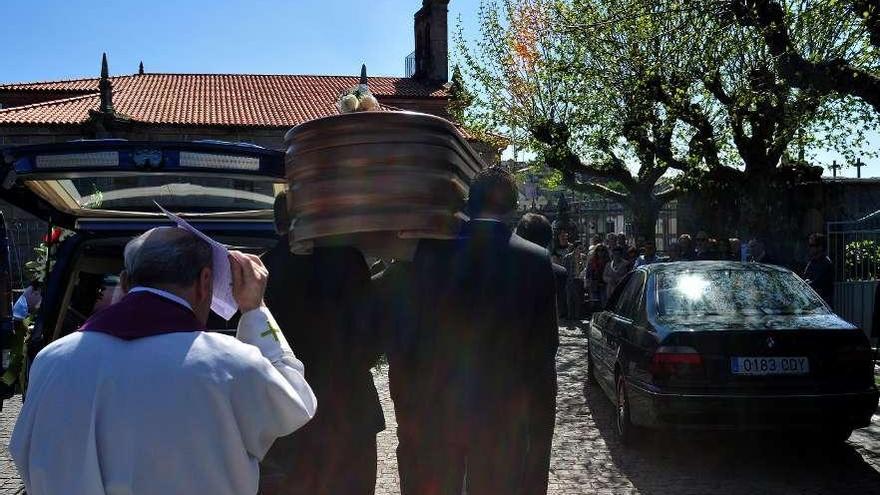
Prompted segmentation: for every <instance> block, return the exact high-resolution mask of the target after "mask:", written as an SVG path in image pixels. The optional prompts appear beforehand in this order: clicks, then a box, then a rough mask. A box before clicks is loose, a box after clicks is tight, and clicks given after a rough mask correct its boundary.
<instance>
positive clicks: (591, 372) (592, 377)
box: [587, 344, 599, 385]
mask: <svg viewBox="0 0 880 495" xmlns="http://www.w3.org/2000/svg"><path fill="white" fill-rule="evenodd" d="M587 383H589V384H590V385H598V384H599V380H597V379H596V368H595V365H594V364H593V356H592V354H590V345H589V344H587Z"/></svg>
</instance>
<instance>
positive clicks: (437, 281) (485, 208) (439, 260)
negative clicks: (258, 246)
mask: <svg viewBox="0 0 880 495" xmlns="http://www.w3.org/2000/svg"><path fill="white" fill-rule="evenodd" d="M515 206H516V188H515V184H514V182H513V178H512V177H511V176H510V175H509V174H508V173H507V172H506V171H503V170H502V169H497V168H493V169H489V170H486V171H484V172H482V173H481V174H480V175H479V176H478V177H477V178H476V179H475V181H474V182H473V184H472V185H471V190H470V199H469V209H470V213H471V217H472V219H473V220H472V221H471V222H470V223H469V224H468V225H467V226H466V228H465V229H464V231H463V232H462V236H461V238H460V239H458V240H455V241H422V242H421V243H420V245H419V248H418V250H417V252H416V255H415V259H414V260H413V262H412V265H411V266H410V267H409V268H408V270H409V271H410V277H409V282H408V283H409V286H408V289H406V291H407V292H408V293H409V294H410V296H409V297H408V298H404V297H398V299H399V301H398V302H401V301H403V302H404V303H407V302H408V304H409V305H408V306H406V307H407V308H408V309H407V311H408V312H409V313H407V314H408V315H409V316H407V318H405V319H404V321H396V322H395V323H394V324H393V325H391V326H393V327H394V328H393V330H392V331H391V332H390V334H391V335H392V338H391V339H390V348H389V360H390V365H391V377H392V383H391V386H392V395H393V396H394V400H395V409H396V410H398V422H399V424H400V425H401V431H400V432H399V435H400V442H401V450H400V451H399V452H400V453H399V456H398V457H399V459H398V462H399V463H400V469H401V491H402V492H403V494H404V495H408V494H419V495H431V494H456V495H458V494H459V493H461V487H462V481H463V477H464V473H465V470H467V478H468V479H467V489H468V493H469V494H470V495H481V494H493V495H494V494H502V493H503V494H507V493H524V490H525V489H524V487H525V484H526V482H527V481H526V478H527V477H528V476H527V472H528V469H527V468H526V463H527V462H528V447H529V439H528V432H529V429H530V421H531V417H532V414H533V412H534V411H536V410H539V409H540V408H539V407H538V406H537V404H538V403H542V402H547V401H548V398H550V397H553V396H554V395H555V394H554V392H555V387H554V383H552V382H550V381H548V377H550V376H553V377H555V373H554V372H551V371H549V370H554V369H555V354H556V348H557V346H558V334H557V332H558V327H557V326H556V307H555V306H556V303H555V290H554V276H553V269H552V267H551V263H550V258H549V256H548V253H547V251H546V250H545V249H543V248H540V247H538V246H536V245H534V244H532V243H530V242H527V241H525V240H523V239H521V238H520V237H518V236H516V235H513V234H512V233H511V231H510V229H509V228H508V227H507V226H506V225H505V223H504V220H505V219H506V218H507V217H508V216H509V215H511V214H512V213H513V212H514V210H515ZM383 275H384V274H383ZM403 278H405V277H403ZM392 285H393V284H392ZM391 313H392V315H394V314H401V313H395V312H394V311H392V312H391ZM406 320H409V321H406ZM398 371H399V372H398ZM398 404H400V405H401V406H402V407H399V406H398ZM401 413H402V415H401ZM415 456H418V457H417V458H416V457H415Z"/></svg>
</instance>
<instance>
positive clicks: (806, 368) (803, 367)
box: [730, 357, 810, 375]
mask: <svg viewBox="0 0 880 495" xmlns="http://www.w3.org/2000/svg"><path fill="white" fill-rule="evenodd" d="M730 371H731V372H732V373H733V374H734V375H805V374H807V373H809V372H810V361H809V360H808V359H807V358H805V357H734V358H730Z"/></svg>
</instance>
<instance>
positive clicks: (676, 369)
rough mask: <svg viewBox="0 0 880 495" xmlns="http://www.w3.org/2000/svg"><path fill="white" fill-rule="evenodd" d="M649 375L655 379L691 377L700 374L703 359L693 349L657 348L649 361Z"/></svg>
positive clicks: (677, 347)
mask: <svg viewBox="0 0 880 495" xmlns="http://www.w3.org/2000/svg"><path fill="white" fill-rule="evenodd" d="M650 370H651V374H652V375H653V376H654V377H655V378H664V377H670V376H692V375H695V374H699V373H702V371H703V357H702V356H700V353H698V352H697V351H696V349H694V348H693V347H683V346H663V347H659V348H658V349H657V351H656V352H655V353H654V357H653V358H652V359H651V368H650Z"/></svg>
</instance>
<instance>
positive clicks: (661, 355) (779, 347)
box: [587, 261, 878, 442]
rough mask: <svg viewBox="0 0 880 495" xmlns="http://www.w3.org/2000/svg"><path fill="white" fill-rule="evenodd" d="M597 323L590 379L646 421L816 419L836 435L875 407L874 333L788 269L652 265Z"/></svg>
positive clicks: (794, 422) (786, 424)
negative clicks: (868, 333)
mask: <svg viewBox="0 0 880 495" xmlns="http://www.w3.org/2000/svg"><path fill="white" fill-rule="evenodd" d="M607 308H608V309H607V310H606V311H602V312H599V313H596V314H594V315H593V318H592V320H591V321H590V326H589V351H588V363H587V366H588V369H589V373H590V375H589V377H590V380H591V382H593V383H598V385H599V386H600V387H601V388H602V389H603V390H604V391H605V393H606V395H607V396H608V397H609V398H610V399H611V401H612V402H613V403H614V404H615V405H616V406H617V424H616V432H617V434H618V436H619V437H620V439H621V440H622V441H624V442H626V441H629V440H633V439H635V438H636V437H637V436H638V435H637V433H636V430H637V429H638V428H639V427H651V428H687V429H735V430H762V429H767V430H777V429H778V430H784V429H809V430H812V431H811V433H813V434H815V435H818V438H821V439H825V440H829V441H843V440H845V439H847V438H848V437H849V435H850V433H851V432H852V430H853V429H855V428H860V427H864V426H867V425H868V424H869V423H870V420H871V415H872V414H873V413H874V411H875V409H876V408H877V401H878V392H877V387H876V386H875V384H874V374H873V364H872V356H871V348H870V346H869V343H868V339H867V337H866V336H865V334H864V333H863V332H862V331H861V330H860V329H858V328H856V327H854V326H853V325H851V324H849V323H847V322H846V321H844V320H843V319H841V318H840V317H838V316H837V315H835V314H834V313H833V312H832V311H831V310H830V309H829V308H828V306H826V305H825V303H824V302H823V301H822V299H821V298H820V297H819V296H818V295H817V294H816V293H815V292H813V290H812V289H811V288H810V287H809V286H808V285H807V284H806V283H805V282H804V281H803V280H802V279H801V278H800V277H798V276H797V275H795V274H794V273H792V272H791V271H789V270H786V269H783V268H779V267H776V266H771V265H763V264H758V263H737V262H724V261H701V262H681V263H660V264H655V265H648V266H643V267H640V268H638V269H636V270H635V271H633V272H631V273H629V274H628V275H627V277H626V278H625V279H624V280H623V281H621V283H620V284H619V285H618V286H617V288H616V289H615V291H614V294H613V295H612V297H611V298H610V300H609V301H608V306H607Z"/></svg>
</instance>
